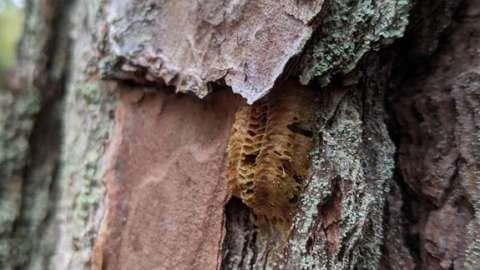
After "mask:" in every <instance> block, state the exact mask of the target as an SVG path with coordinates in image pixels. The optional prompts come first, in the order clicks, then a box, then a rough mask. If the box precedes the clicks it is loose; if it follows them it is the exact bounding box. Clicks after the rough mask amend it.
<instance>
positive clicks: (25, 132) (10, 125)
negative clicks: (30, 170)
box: [0, 89, 40, 267]
mask: <svg viewBox="0 0 480 270" xmlns="http://www.w3.org/2000/svg"><path fill="white" fill-rule="evenodd" d="M39 109H40V97H39V95H38V92H37V91H33V90H30V91H29V90H26V91H25V92H24V93H20V91H18V92H14V91H10V90H3V89H2V90H0V111H1V112H2V113H0V179H1V180H0V265H3V266H4V267H7V266H8V265H9V263H10V262H9V261H10V260H12V258H13V256H12V254H11V253H12V251H13V250H14V249H15V250H28V249H29V246H28V245H29V243H24V242H22V241H21V239H20V240H19V241H17V240H16V239H13V238H12V237H13V236H12V235H11V234H12V232H13V229H14V228H13V226H14V222H15V220H16V219H17V218H18V216H19V214H20V207H21V200H22V199H21V196H22V194H21V188H22V181H21V179H22V177H23V169H24V166H25V165H26V164H27V160H28V155H29V138H30V135H31V132H32V129H33V124H34V116H35V114H36V113H37V112H38V111H39Z"/></svg>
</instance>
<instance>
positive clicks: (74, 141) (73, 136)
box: [60, 80, 116, 265]
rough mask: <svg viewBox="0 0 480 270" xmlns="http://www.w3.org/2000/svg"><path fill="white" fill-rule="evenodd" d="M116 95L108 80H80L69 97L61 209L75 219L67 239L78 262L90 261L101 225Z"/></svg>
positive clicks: (63, 215)
mask: <svg viewBox="0 0 480 270" xmlns="http://www.w3.org/2000/svg"><path fill="white" fill-rule="evenodd" d="M115 99H116V98H115V95H112V93H110V92H109V91H107V89H106V85H105V83H101V82H98V81H96V82H89V81H82V80H79V81H76V82H75V83H73V84H72V88H71V89H70V91H69V92H68V95H67V97H66V105H65V106H67V107H68V108H69V110H67V114H66V115H65V119H66V121H65V123H64V124H65V127H64V130H65V132H64V136H65V138H64V147H63V148H62V149H63V153H62V167H61V170H60V183H61V185H62V186H61V190H62V193H63V203H62V204H63V205H65V206H68V207H67V209H72V210H71V211H70V212H68V213H60V215H62V218H68V219H70V220H72V222H70V223H69V224H70V225H69V226H71V227H69V228H67V230H69V232H70V233H69V234H68V235H67V238H65V239H61V240H62V241H65V242H66V243H65V244H66V245H67V246H71V248H72V249H73V250H72V252H73V254H74V261H73V263H74V264H75V265H89V263H90V260H91V258H92V253H91V252H92V248H93V240H94V239H95V236H96V231H97V230H98V226H99V219H98V211H101V210H100V209H99V207H100V205H101V203H102V200H103V196H104V187H103V184H102V182H101V178H102V176H103V170H104V168H105V167H104V165H105V145H106V143H107V140H108V138H109V136H110V133H111V130H112V128H113V119H112V112H113V108H114V103H115Z"/></svg>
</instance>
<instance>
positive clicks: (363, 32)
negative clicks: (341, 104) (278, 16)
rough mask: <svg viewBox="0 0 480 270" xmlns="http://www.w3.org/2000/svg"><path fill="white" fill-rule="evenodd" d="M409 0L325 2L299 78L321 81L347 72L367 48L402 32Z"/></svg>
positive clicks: (368, 49) (338, 0)
mask: <svg viewBox="0 0 480 270" xmlns="http://www.w3.org/2000/svg"><path fill="white" fill-rule="evenodd" d="M410 7H411V4H410V1H409V0H394V1H373V0H364V1H354V0H332V1H328V2H326V3H325V6H324V8H326V9H327V12H326V16H325V18H324V19H323V21H322V24H321V25H320V30H319V31H320V33H319V35H318V36H317V37H316V41H315V43H314V44H313V46H312V47H311V48H310V49H309V50H308V51H307V54H306V58H305V62H306V66H305V68H304V70H303V72H302V75H301V77H300V80H301V82H302V83H304V84H307V83H308V82H309V81H310V80H312V79H313V78H315V77H317V78H319V79H320V81H321V82H323V83H324V84H326V83H328V81H329V80H330V78H331V76H332V75H335V74H338V73H348V72H349V71H351V70H352V69H353V68H355V66H356V64H357V62H358V61H359V60H360V59H361V58H362V56H363V55H365V54H366V53H367V52H368V51H370V50H377V49H379V48H380V47H382V46H384V45H386V44H389V43H390V42H392V40H394V39H395V38H399V37H401V36H402V35H403V33H404V31H405V28H406V26H407V24H408V15H409V11H410Z"/></svg>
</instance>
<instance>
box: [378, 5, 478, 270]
mask: <svg viewBox="0 0 480 270" xmlns="http://www.w3.org/2000/svg"><path fill="white" fill-rule="evenodd" d="M455 2H456V1H455ZM458 4H459V3H454V1H452V2H451V3H450V2H449V1H445V2H443V3H440V4H439V3H435V5H437V6H438V7H439V8H441V7H448V8H443V11H442V10H441V9H440V11H438V10H437V13H438V15H435V16H437V17H438V18H442V20H441V21H442V23H440V24H439V25H436V26H433V25H431V24H430V25H429V24H426V23H425V22H419V25H417V27H418V29H421V31H419V33H420V34H417V35H412V36H411V37H409V38H411V40H412V41H414V40H418V38H419V37H423V38H424V40H432V41H435V40H436V39H437V37H435V36H433V37H432V35H431V33H436V32H437V33H438V30H436V29H435V28H437V27H440V28H445V27H446V25H448V24H450V26H449V28H447V32H445V34H444V36H443V38H442V39H441V43H438V49H436V50H435V49H434V50H432V49H430V48H429V49H428V50H425V49H423V48H422V47H416V48H413V50H412V49H409V48H406V47H404V49H405V50H410V53H412V55H413V56H415V57H419V56H423V57H426V56H431V58H430V59H428V61H424V62H423V63H422V65H415V62H414V59H413V58H407V60H405V61H403V62H399V67H400V68H405V67H407V66H408V67H415V68H412V70H411V74H407V75H409V76H403V77H401V78H400V79H399V83H398V84H397V85H398V88H397V89H394V90H393V91H392V96H391V99H390V103H389V104H391V107H392V114H393V115H394V117H395V120H396V123H397V124H396V125H395V126H394V128H393V130H392V131H393V134H394V137H395V138H396V141H397V143H398V153H397V162H398V163H397V164H398V181H399V187H401V188H400V189H399V188H397V189H396V190H395V192H396V193H397V194H398V192H402V193H403V196H402V197H401V198H400V197H397V198H392V199H391V201H392V207H395V206H393V205H395V204H396V205H399V204H403V206H402V208H403V211H404V213H403V214H402V215H401V216H402V217H401V221H400V220H397V221H396V222H395V223H393V224H392V225H390V228H394V227H395V225H394V224H399V223H398V222H401V223H403V229H402V230H403V232H401V233H402V234H403V235H402V237H403V238H405V239H410V242H409V243H405V242H404V243H403V244H401V245H400V246H402V248H401V249H403V250H409V251H410V252H409V253H410V254H411V255H409V257H410V258H412V256H413V258H414V260H415V266H416V267H417V268H419V269H476V268H478V263H479V262H480V261H479V256H480V254H479V248H480V246H479V241H480V237H479V234H478V232H479V231H480V227H479V224H480V223H479V208H478V207H479V196H480V193H479V192H480V190H479V179H480V178H479V151H480V148H479V143H480V141H479V130H480V129H479V124H480V122H479V112H480V111H479V108H480V107H479V105H480V104H479V94H480V81H479V79H480V69H479V63H480V55H479V53H478V52H479V45H478V44H479V42H480V34H479V33H480V3H478V1H465V2H464V3H462V5H461V6H460V8H457V9H454V7H455V6H459V5H458ZM452 8H453V9H452ZM424 10H427V9H426V7H425V8H424ZM428 10H431V9H428ZM445 11H446V12H448V13H444V12H445ZM442 13H443V14H442ZM427 29H429V30H430V31H428V30H427ZM437 29H438V28H437ZM439 30H441V29H439ZM427 31H428V32H430V33H428V34H427V35H426V33H427ZM437 35H438V34H437ZM430 43H432V44H434V45H435V44H437V43H436V42H430ZM417 59H418V58H417ZM397 77H399V76H397ZM393 196H398V195H393ZM397 209H398V206H397ZM393 211H395V210H393ZM397 211H398V210H397ZM397 215H398V214H395V213H392V214H391V216H390V217H391V218H398V216H397ZM386 243H388V242H386ZM398 244H400V243H395V246H389V245H388V244H387V250H388V251H393V250H394V249H397V250H398V249H399V245H398ZM394 257H396V256H394ZM390 260H393V259H392V258H389V259H388V260H387V261H390ZM394 269H414V265H413V264H410V265H409V267H405V268H398V267H397V268H394Z"/></svg>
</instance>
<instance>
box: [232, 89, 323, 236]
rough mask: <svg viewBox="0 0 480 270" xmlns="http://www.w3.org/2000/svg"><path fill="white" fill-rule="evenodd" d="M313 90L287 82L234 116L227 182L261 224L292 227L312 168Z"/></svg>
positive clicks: (244, 106)
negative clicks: (310, 166) (310, 163)
mask: <svg viewBox="0 0 480 270" xmlns="http://www.w3.org/2000/svg"><path fill="white" fill-rule="evenodd" d="M315 109H316V99H315V93H314V91H313V90H311V89H309V88H307V87H304V86H300V85H298V84H296V83H287V84H285V85H284V86H283V87H281V88H278V89H275V90H274V91H272V93H270V94H269V95H268V96H266V97H264V98H262V99H261V100H259V101H257V102H256V103H254V104H253V105H248V104H244V105H243V106H242V107H241V108H240V109H239V110H238V112H237V113H236V115H235V122H234V124H233V126H232V129H231V133H230V138H229V142H228V148H227V149H228V167H227V181H228V187H229V190H230V192H231V193H232V195H233V196H236V197H238V198H240V199H241V200H242V201H243V203H244V204H245V205H247V206H248V207H250V208H251V209H252V210H253V213H254V216H255V218H256V223H257V225H259V226H264V225H272V226H273V227H276V228H282V229H285V228H287V227H289V225H290V223H291V219H292V217H293V214H294V212H295V209H296V206H297V202H298V200H299V197H300V193H301V192H302V189H303V186H304V184H305V180H306V178H307V176H308V169H309V152H310V150H311V147H312V137H313V131H314V122H315Z"/></svg>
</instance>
